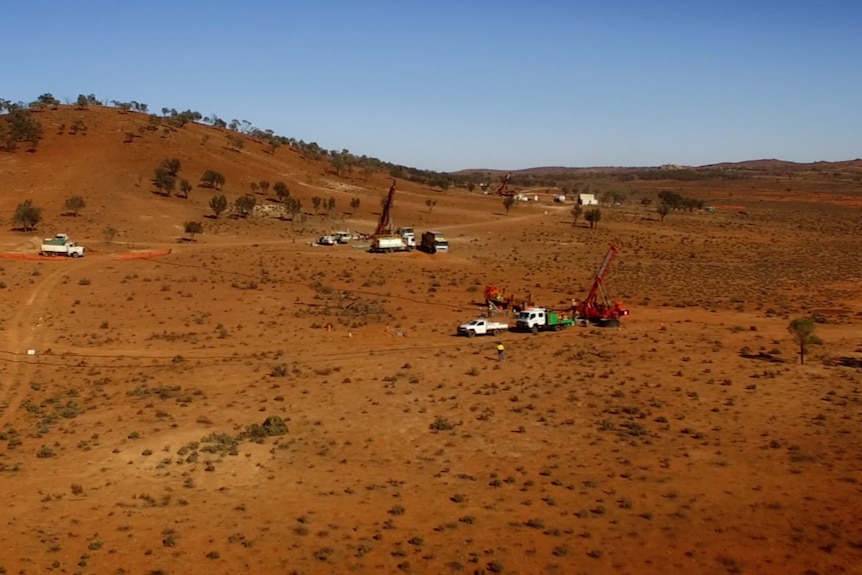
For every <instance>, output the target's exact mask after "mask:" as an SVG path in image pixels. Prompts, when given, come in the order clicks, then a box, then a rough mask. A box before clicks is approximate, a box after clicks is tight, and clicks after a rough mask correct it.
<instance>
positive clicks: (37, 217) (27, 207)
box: [12, 200, 42, 232]
mask: <svg viewBox="0 0 862 575" xmlns="http://www.w3.org/2000/svg"><path fill="white" fill-rule="evenodd" d="M41 221H42V208H37V207H36V206H34V205H33V200H24V201H23V202H21V203H20V204H18V207H16V208H15V214H14V215H13V216H12V223H15V224H21V228H22V229H23V230H24V231H25V232H29V231H30V230H32V229H34V228H35V227H36V224H38V223H39V222H41Z"/></svg>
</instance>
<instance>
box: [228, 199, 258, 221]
mask: <svg viewBox="0 0 862 575" xmlns="http://www.w3.org/2000/svg"><path fill="white" fill-rule="evenodd" d="M256 205H257V200H256V199H254V198H252V197H250V196H240V197H238V198H237V199H236V200H234V202H233V211H234V213H235V214H236V215H238V216H239V217H241V218H246V217H248V215H249V214H250V213H252V211H254V207H255V206H256Z"/></svg>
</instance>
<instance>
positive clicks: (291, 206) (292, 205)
mask: <svg viewBox="0 0 862 575" xmlns="http://www.w3.org/2000/svg"><path fill="white" fill-rule="evenodd" d="M284 206H285V208H287V213H289V214H290V218H291V219H292V220H295V219H296V216H297V215H298V214H300V213H301V212H302V202H301V201H300V200H299V199H298V198H291V197H289V196H288V198H287V199H286V200H285V203H284Z"/></svg>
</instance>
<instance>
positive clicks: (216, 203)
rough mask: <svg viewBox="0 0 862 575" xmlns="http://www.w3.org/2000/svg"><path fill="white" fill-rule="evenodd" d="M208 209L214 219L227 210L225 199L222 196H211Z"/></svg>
mask: <svg viewBox="0 0 862 575" xmlns="http://www.w3.org/2000/svg"><path fill="white" fill-rule="evenodd" d="M210 209H211V210H212V211H213V215H215V217H216V219H218V217H219V216H220V215H221V214H222V212H224V211H225V210H226V209H227V198H226V197H224V196H221V195H220V196H213V197H212V198H210Z"/></svg>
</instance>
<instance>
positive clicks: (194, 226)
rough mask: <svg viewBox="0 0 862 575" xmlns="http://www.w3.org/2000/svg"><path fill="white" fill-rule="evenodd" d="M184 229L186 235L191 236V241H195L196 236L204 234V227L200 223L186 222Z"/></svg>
mask: <svg viewBox="0 0 862 575" xmlns="http://www.w3.org/2000/svg"><path fill="white" fill-rule="evenodd" d="M184 228H185V231H186V233H187V234H188V235H189V240H191V241H194V239H195V234H202V233H204V227H203V225H202V224H201V223H200V222H196V221H193V222H186V223H185V224H184Z"/></svg>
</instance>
